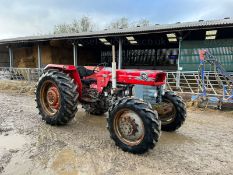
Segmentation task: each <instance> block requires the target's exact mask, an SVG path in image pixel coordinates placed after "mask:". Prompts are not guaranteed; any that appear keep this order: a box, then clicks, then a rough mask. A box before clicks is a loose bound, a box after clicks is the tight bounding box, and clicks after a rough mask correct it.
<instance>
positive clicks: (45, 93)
mask: <svg viewBox="0 0 233 175" xmlns="http://www.w3.org/2000/svg"><path fill="white" fill-rule="evenodd" d="M77 88H78V86H77V85H76V84H75V83H74V80H73V79H71V78H70V76H69V75H68V74H65V73H63V72H61V71H59V70H54V69H52V70H48V71H46V72H45V73H43V74H42V76H41V77H40V79H39V82H38V84H37V89H36V103H37V108H38V110H39V114H40V115H41V116H42V120H44V121H46V123H47V124H50V125H65V124H67V123H68V122H69V121H70V120H72V119H73V118H74V117H75V114H76V112H77V110H78V108H77V105H78V95H79V94H78V92H77Z"/></svg>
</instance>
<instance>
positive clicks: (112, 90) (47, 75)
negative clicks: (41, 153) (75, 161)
mask: <svg viewBox="0 0 233 175" xmlns="http://www.w3.org/2000/svg"><path fill="white" fill-rule="evenodd" d="M165 82H166V73H164V72H162V71H152V70H127V69H124V70H116V63H115V59H113V66H112V68H107V67H104V66H103V65H98V66H96V67H83V66H79V67H75V66H72V65H53V64H51V65H48V66H47V67H46V68H45V69H44V73H43V74H42V76H41V77H40V79H39V82H38V85H37V89H36V102H37V108H38V109H39V114H40V115H41V116H42V119H43V120H44V121H45V122H46V123H47V124H50V125H65V124H67V123H68V122H69V121H71V120H72V119H73V118H74V117H75V114H76V113H77V110H78V108H77V106H78V103H81V104H82V106H83V108H84V109H85V110H86V112H88V113H91V114H93V115H103V114H104V113H106V112H108V117H107V123H108V127H107V128H108V130H109V132H110V135H111V138H112V139H113V140H114V142H115V144H116V145H117V146H119V147H120V148H121V149H122V150H124V151H128V152H131V153H135V154H142V153H145V152H146V151H148V150H149V149H153V148H154V146H155V144H156V143H157V142H158V139H159V137H160V131H161V129H162V130H164V131H175V130H176V129H178V128H179V127H181V125H182V124H183V122H184V121H185V118H186V108H185V104H184V103H183V101H182V99H181V98H180V97H178V96H176V95H175V94H173V93H170V92H165V90H164V89H165V88H164V86H165ZM134 85H145V86H154V98H155V99H156V104H153V105H151V104H150V103H149V102H146V101H143V100H142V99H137V98H135V97H134ZM161 125H162V126H161Z"/></svg>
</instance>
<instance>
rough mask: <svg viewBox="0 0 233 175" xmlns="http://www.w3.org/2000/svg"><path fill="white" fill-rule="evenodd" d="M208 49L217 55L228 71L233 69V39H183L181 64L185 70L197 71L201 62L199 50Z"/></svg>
mask: <svg viewBox="0 0 233 175" xmlns="http://www.w3.org/2000/svg"><path fill="white" fill-rule="evenodd" d="M201 49H205V50H208V51H209V52H210V53H211V54H213V55H214V56H216V58H217V59H218V61H219V62H221V63H222V65H223V67H224V68H225V69H226V70H227V71H233V39H225V40H205V41H183V42H182V44H181V59H180V66H181V67H183V70H184V71H196V70H198V66H199V63H200V61H199V60H200V59H199V50H201Z"/></svg>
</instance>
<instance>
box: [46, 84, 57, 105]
mask: <svg viewBox="0 0 233 175" xmlns="http://www.w3.org/2000/svg"><path fill="white" fill-rule="evenodd" d="M58 100H59V93H58V90H57V88H56V87H54V86H53V87H50V88H49V89H48V92H47V101H48V103H49V105H51V106H56V105H57V103H58Z"/></svg>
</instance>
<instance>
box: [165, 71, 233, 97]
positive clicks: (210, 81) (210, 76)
mask: <svg viewBox="0 0 233 175" xmlns="http://www.w3.org/2000/svg"><path fill="white" fill-rule="evenodd" d="M232 75H233V74H232ZM177 80H179V82H178V83H177ZM224 85H229V81H228V80H227V79H225V77H223V76H222V75H220V74H218V73H217V72H206V75H205V86H206V89H207V92H208V94H209V95H214V96H222V95H223V86H224ZM167 89H168V90H170V91H175V92H179V93H188V94H198V93H200V92H201V91H202V90H203V87H202V83H201V80H200V75H199V72H198V71H182V72H168V73H167Z"/></svg>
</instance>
